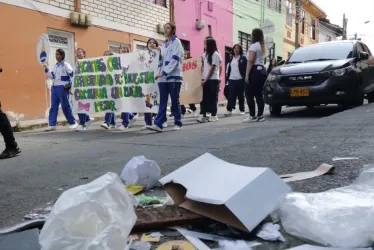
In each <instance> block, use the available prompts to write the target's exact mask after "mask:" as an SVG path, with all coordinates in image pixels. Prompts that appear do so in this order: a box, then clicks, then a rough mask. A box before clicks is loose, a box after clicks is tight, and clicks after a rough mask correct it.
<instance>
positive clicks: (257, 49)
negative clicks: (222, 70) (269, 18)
mask: <svg viewBox="0 0 374 250" xmlns="http://www.w3.org/2000/svg"><path fill="white" fill-rule="evenodd" d="M265 55H266V47H265V40H264V33H263V32H262V30H261V29H254V30H253V31H252V45H251V47H250V48H249V52H248V63H247V72H246V75H245V83H246V84H245V95H246V99H247V103H248V107H249V117H248V118H247V119H245V120H244V121H243V122H262V121H265V118H264V109H265V102H264V97H263V88H264V84H265V81H266V77H267V72H266V68H265V65H264V57H265ZM255 98H256V103H257V109H258V111H257V115H256V104H255V100H254V99H255Z"/></svg>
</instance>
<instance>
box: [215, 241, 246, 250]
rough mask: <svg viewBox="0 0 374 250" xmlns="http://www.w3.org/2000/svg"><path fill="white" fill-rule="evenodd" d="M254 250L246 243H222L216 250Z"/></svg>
mask: <svg viewBox="0 0 374 250" xmlns="http://www.w3.org/2000/svg"><path fill="white" fill-rule="evenodd" d="M233 249H235V250H252V248H251V247H250V246H249V245H248V244H247V243H246V242H245V241H241V240H239V241H220V242H219V248H217V249H216V250H233Z"/></svg>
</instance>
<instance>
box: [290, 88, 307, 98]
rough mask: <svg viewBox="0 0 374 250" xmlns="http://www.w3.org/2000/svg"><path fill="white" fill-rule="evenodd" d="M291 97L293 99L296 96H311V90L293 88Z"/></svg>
mask: <svg viewBox="0 0 374 250" xmlns="http://www.w3.org/2000/svg"><path fill="white" fill-rule="evenodd" d="M290 95H291V96H293V97H296V96H309V89H308V88H292V89H291V92H290Z"/></svg>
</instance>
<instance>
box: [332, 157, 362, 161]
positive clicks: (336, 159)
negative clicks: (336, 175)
mask: <svg viewBox="0 0 374 250" xmlns="http://www.w3.org/2000/svg"><path fill="white" fill-rule="evenodd" d="M349 160H359V158H357V157H334V158H332V161H349Z"/></svg>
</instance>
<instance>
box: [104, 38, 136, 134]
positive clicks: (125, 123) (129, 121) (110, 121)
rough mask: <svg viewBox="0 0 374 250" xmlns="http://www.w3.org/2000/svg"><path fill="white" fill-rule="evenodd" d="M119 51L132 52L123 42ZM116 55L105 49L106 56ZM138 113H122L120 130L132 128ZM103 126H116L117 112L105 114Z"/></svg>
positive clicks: (123, 52)
mask: <svg viewBox="0 0 374 250" xmlns="http://www.w3.org/2000/svg"><path fill="white" fill-rule="evenodd" d="M119 53H120V54H127V53H130V49H129V48H128V47H126V46H125V45H124V44H121V45H120V47H119ZM110 55H114V53H112V52H111V51H105V53H104V56H110ZM135 115H136V114H133V113H128V112H122V113H121V119H122V124H121V125H120V126H119V127H118V129H119V130H125V129H128V128H131V127H132V125H133V124H134V123H135V121H136V117H135ZM101 127H102V128H104V129H109V128H116V114H115V113H111V112H108V113H106V114H105V119H104V123H103V124H101Z"/></svg>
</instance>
